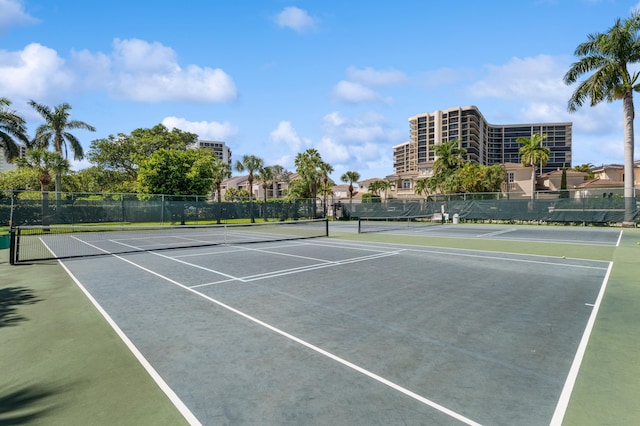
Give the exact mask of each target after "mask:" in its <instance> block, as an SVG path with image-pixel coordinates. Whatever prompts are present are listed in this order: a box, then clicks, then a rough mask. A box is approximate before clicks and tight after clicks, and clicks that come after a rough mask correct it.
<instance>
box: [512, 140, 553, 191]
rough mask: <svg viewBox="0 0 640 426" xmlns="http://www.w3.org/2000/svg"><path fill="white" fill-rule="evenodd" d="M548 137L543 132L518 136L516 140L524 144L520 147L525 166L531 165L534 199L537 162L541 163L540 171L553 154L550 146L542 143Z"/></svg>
mask: <svg viewBox="0 0 640 426" xmlns="http://www.w3.org/2000/svg"><path fill="white" fill-rule="evenodd" d="M546 138H547V135H545V134H541V133H534V134H533V135H531V137H530V138H518V139H516V142H518V143H521V144H523V145H522V146H521V147H520V150H519V152H520V157H521V161H522V165H523V166H531V199H532V200H533V199H534V197H535V192H536V163H539V164H540V171H541V172H542V167H544V165H545V164H547V161H549V155H550V154H551V152H550V150H549V148H547V147H546V146H544V145H542V141H544V140H545V139H546Z"/></svg>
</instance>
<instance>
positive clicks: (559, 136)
mask: <svg viewBox="0 0 640 426" xmlns="http://www.w3.org/2000/svg"><path fill="white" fill-rule="evenodd" d="M409 125H410V139H409V141H408V142H405V143H403V144H400V145H396V146H394V147H393V159H394V168H395V173H396V175H403V174H407V173H416V174H417V175H420V176H430V175H431V174H432V167H433V163H434V161H435V160H436V159H437V158H436V155H435V146H436V145H439V144H441V143H443V142H446V141H449V140H453V139H457V140H458V141H459V142H460V147H461V148H464V149H465V150H466V151H467V157H466V160H467V161H471V162H474V163H478V164H482V165H491V164H496V163H520V161H521V160H520V153H519V149H520V147H521V146H522V145H521V144H520V143H518V142H517V139H518V138H530V137H531V136H532V135H533V134H536V133H542V134H545V135H547V137H546V139H545V140H544V141H543V142H542V144H543V145H544V146H546V147H548V148H549V151H550V156H549V161H548V162H547V164H546V165H545V166H543V168H542V171H540V172H541V173H546V172H550V171H553V170H557V169H559V168H562V167H563V166H566V167H571V130H572V123H529V124H489V123H488V122H487V120H485V118H484V117H483V115H482V114H481V113H480V111H479V110H478V108H476V107H475V106H467V107H454V108H449V109H447V110H442V111H440V110H439V111H435V112H431V113H423V114H418V115H415V116H413V117H410V118H409Z"/></svg>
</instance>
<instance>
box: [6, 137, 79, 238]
mask: <svg viewBox="0 0 640 426" xmlns="http://www.w3.org/2000/svg"><path fill="white" fill-rule="evenodd" d="M17 164H18V167H26V168H30V169H35V170H38V172H39V176H38V180H39V181H40V194H41V195H40V197H41V200H42V204H41V215H42V225H43V226H47V225H49V215H48V211H49V186H50V185H51V173H55V174H56V175H62V174H64V173H66V172H68V171H69V170H70V168H71V165H70V164H69V161H68V160H67V159H66V158H64V157H63V156H62V154H60V153H59V152H52V151H48V150H47V149H45V148H34V149H29V150H28V151H27V155H26V156H25V157H20V158H18V159H17Z"/></svg>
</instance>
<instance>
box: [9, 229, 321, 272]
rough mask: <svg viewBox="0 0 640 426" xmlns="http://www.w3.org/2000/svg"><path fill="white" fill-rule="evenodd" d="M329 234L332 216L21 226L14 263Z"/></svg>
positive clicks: (13, 242) (15, 239)
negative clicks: (234, 221) (239, 221)
mask: <svg viewBox="0 0 640 426" xmlns="http://www.w3.org/2000/svg"><path fill="white" fill-rule="evenodd" d="M328 234H329V227H328V222H327V220H326V219H311V220H299V221H290V222H265V223H252V224H223V225H180V226H134V225H123V226H117V225H110V226H53V225H52V226H21V227H16V228H14V229H12V230H11V243H10V262H11V263H12V264H16V263H21V262H22V263H24V262H29V261H40V260H50V259H68V258H74V257H88V256H101V255H108V254H125V253H135V252H142V251H157V250H168V249H177V248H191V247H206V246H215V245H220V244H246V243H257V242H275V241H284V240H296V239H304V238H315V237H324V236H328Z"/></svg>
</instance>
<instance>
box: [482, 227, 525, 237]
mask: <svg viewBox="0 0 640 426" xmlns="http://www.w3.org/2000/svg"><path fill="white" fill-rule="evenodd" d="M513 231H517V229H516V228H510V229H503V230H502V231H495V232H489V233H488V234H481V235H476V236H475V238H484V237H494V236H496V235H501V234H507V233H509V232H513Z"/></svg>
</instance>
